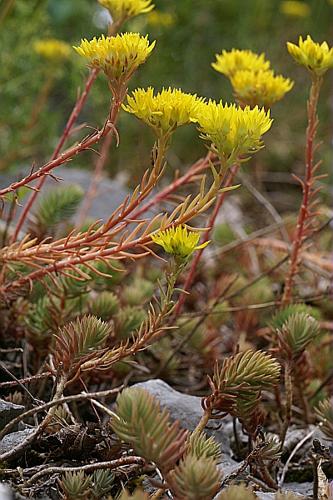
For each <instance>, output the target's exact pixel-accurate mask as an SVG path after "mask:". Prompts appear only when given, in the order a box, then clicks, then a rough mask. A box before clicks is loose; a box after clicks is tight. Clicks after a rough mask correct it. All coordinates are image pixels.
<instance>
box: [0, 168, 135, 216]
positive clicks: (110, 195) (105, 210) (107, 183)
mask: <svg viewBox="0 0 333 500" xmlns="http://www.w3.org/2000/svg"><path fill="white" fill-rule="evenodd" d="M53 173H54V175H55V176H56V177H57V178H60V179H61V180H60V181H59V182H57V181H55V180H54V179H52V177H50V176H48V177H47V179H46V182H45V185H44V186H43V189H42V190H41V193H40V195H39V196H38V198H37V204H38V199H40V198H42V196H43V194H45V193H46V192H47V191H48V190H49V189H56V188H57V187H60V186H66V185H70V184H77V185H79V186H81V187H82V188H83V190H84V192H85V193H86V192H87V190H88V187H89V185H90V181H91V176H92V172H91V171H89V170H83V169H80V168H73V167H71V166H69V165H66V166H61V167H59V168H55V169H54V172H53ZM26 174H27V172H22V171H21V170H18V171H17V173H16V175H8V174H2V175H1V176H0V185H1V186H3V187H5V186H7V185H9V184H11V183H12V182H14V181H16V180H18V179H20V178H22V177H24V176H25V175H26ZM128 193H129V191H128V189H127V188H126V187H125V186H124V185H123V184H122V183H121V182H120V181H118V180H116V179H109V178H108V177H106V176H104V177H103V178H102V180H101V182H100V183H99V185H98V187H97V192H96V196H95V198H94V200H93V201H92V205H91V208H90V210H89V217H90V218H91V219H93V220H99V219H102V220H103V221H105V220H107V218H108V217H109V216H110V215H111V213H112V212H113V211H114V210H115V209H116V208H117V207H118V206H119V205H120V203H122V201H123V200H124V199H125V197H126V196H127V195H128ZM82 203H83V202H82ZM24 204H25V203H24V200H23V201H22V202H21V205H24ZM21 210H22V207H18V209H17V210H16V213H15V218H14V221H15V220H17V218H18V217H19V214H20V212H21ZM78 210H80V208H79V209H78ZM74 219H75V218H74Z"/></svg>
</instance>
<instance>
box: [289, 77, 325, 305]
mask: <svg viewBox="0 0 333 500" xmlns="http://www.w3.org/2000/svg"><path fill="white" fill-rule="evenodd" d="M321 83H322V79H321V78H319V77H317V76H314V77H313V80H312V85H311V91H310V97H309V101H308V107H307V108H308V126H307V129H306V149H305V179H304V181H300V182H301V186H302V191H303V199H302V204H301V206H300V209H299V213H298V218H297V226H296V233H295V235H294V238H293V242H292V247H291V254H290V259H289V271H288V274H287V278H286V281H285V288H284V293H283V297H282V306H286V305H287V304H289V303H290V302H291V301H292V290H293V287H294V281H295V277H296V275H297V272H298V268H299V263H300V252H301V250H302V246H303V243H304V240H305V238H306V236H307V234H306V233H307V229H308V224H307V223H308V221H309V218H310V217H311V212H310V208H311V207H310V205H311V198H312V195H313V183H314V175H315V165H314V150H315V144H314V141H315V137H316V132H317V126H318V118H317V105H318V99H319V92H320V87H321Z"/></svg>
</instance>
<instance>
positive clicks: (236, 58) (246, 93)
mask: <svg viewBox="0 0 333 500" xmlns="http://www.w3.org/2000/svg"><path fill="white" fill-rule="evenodd" d="M216 58H217V61H216V62H215V63H213V64H212V66H213V68H214V69H216V70H217V71H219V72H220V73H222V74H224V75H226V76H227V77H228V78H229V79H230V82H231V85H232V87H233V89H234V92H235V95H236V98H237V100H238V102H239V103H240V104H242V105H243V106H246V105H247V106H251V107H254V106H260V107H261V106H265V107H267V108H269V107H271V106H272V105H273V104H274V103H275V102H277V101H279V100H280V99H282V97H283V96H284V95H285V94H286V92H288V91H289V90H290V89H291V88H292V86H293V82H292V81H291V80H289V79H288V78H284V77H283V76H281V75H274V72H273V71H272V70H271V69H270V62H269V61H267V60H266V59H265V54H256V53H254V52H251V51H250V50H236V49H232V50H231V51H230V52H227V51H225V50H224V51H223V52H222V54H221V55H216Z"/></svg>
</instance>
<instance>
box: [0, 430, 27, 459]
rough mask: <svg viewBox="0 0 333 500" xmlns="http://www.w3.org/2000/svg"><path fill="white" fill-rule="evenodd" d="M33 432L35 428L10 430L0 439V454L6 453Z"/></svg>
mask: <svg viewBox="0 0 333 500" xmlns="http://www.w3.org/2000/svg"><path fill="white" fill-rule="evenodd" d="M33 432H35V429H24V430H23V431H17V432H11V433H10V434H7V436H5V437H4V438H3V439H2V440H1V441H0V455H2V454H3V453H7V452H8V451H10V450H11V449H12V448H14V447H15V446H17V445H19V444H20V443H21V442H22V441H23V440H24V439H26V438H27V437H28V436H30V434H32V433H33Z"/></svg>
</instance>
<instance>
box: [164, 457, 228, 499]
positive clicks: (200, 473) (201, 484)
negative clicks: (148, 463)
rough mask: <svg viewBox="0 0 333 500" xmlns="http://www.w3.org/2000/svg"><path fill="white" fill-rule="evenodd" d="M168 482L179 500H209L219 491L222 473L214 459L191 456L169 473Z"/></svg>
mask: <svg viewBox="0 0 333 500" xmlns="http://www.w3.org/2000/svg"><path fill="white" fill-rule="evenodd" d="M167 482H168V484H169V485H170V488H171V490H172V492H173V494H174V497H175V498H177V499H178V498H179V499H182V500H183V499H184V500H185V499H186V500H209V499H211V498H213V497H214V495H215V494H216V493H217V492H218V490H219V487H220V482H221V472H220V471H219V469H218V467H217V464H216V460H214V459H213V458H208V457H200V458H198V457H197V456H195V455H192V454H189V455H186V456H185V457H184V458H183V459H182V460H181V461H180V463H179V465H177V466H176V467H175V468H174V470H172V471H171V472H170V473H169V475H168V477H167Z"/></svg>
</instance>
